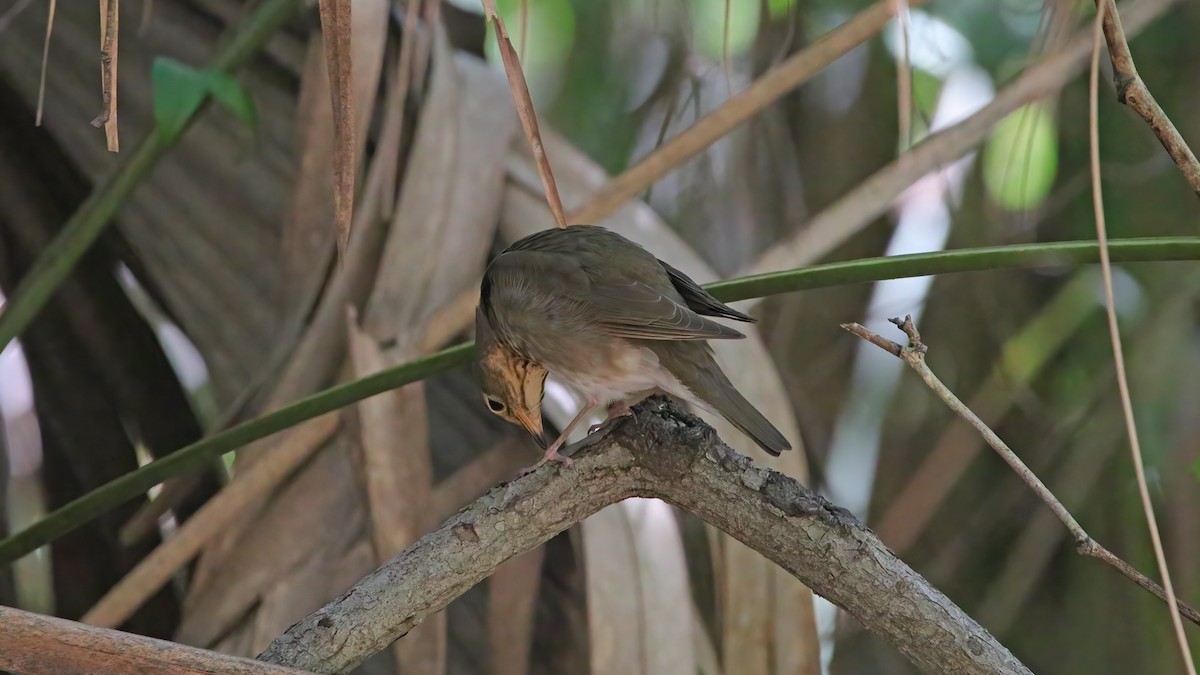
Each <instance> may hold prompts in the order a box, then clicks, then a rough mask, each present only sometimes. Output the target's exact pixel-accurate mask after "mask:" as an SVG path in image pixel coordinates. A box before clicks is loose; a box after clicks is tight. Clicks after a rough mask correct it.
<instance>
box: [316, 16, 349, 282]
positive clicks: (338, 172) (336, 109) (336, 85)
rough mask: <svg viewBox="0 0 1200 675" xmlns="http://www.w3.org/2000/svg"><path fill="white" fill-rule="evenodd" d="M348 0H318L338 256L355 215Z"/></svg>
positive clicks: (341, 255)
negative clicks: (328, 104) (329, 113)
mask: <svg viewBox="0 0 1200 675" xmlns="http://www.w3.org/2000/svg"><path fill="white" fill-rule="evenodd" d="M352 4H353V3H352V2H350V0H320V3H319V6H320V12H321V34H322V35H323V36H324V40H325V65H326V67H327V68H328V69H329V88H330V94H331V95H332V97H333V100H332V101H331V104H332V105H333V120H334V131H333V136H334V139H335V140H334V143H335V145H336V146H337V149H336V150H335V152H334V156H333V174H334V176H333V183H334V188H333V202H334V213H335V214H336V216H335V218H334V220H335V222H336V226H337V250H338V260H343V259H344V258H345V255H346V246H347V244H348V243H349V241H350V226H351V222H352V220H353V218H354V85H353V75H352V67H351V66H352V61H353V59H352V57H351V54H352V51H351V49H352V48H351V42H350V40H351V20H350V12H351V11H352V10H351V8H350V6H351V5H352Z"/></svg>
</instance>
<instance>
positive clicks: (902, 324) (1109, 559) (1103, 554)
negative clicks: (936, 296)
mask: <svg viewBox="0 0 1200 675" xmlns="http://www.w3.org/2000/svg"><path fill="white" fill-rule="evenodd" d="M891 322H892V323H894V324H896V326H897V327H899V328H900V330H902V331H904V334H905V335H907V336H908V345H907V346H902V345H900V344H897V343H895V342H893V341H891V340H889V339H887V338H885V337H883V336H882V335H879V334H878V333H875V332H873V331H871V330H869V329H867V328H866V327H865V326H862V325H861V324H858V323H844V324H842V328H845V329H846V330H847V331H849V332H851V333H853V334H854V335H856V336H858V337H860V338H862V339H864V340H866V341H867V342H870V343H871V344H873V345H875V346H877V347H879V348H880V349H882V350H884V351H886V352H888V353H890V354H892V355H893V356H896V357H897V358H899V359H900V360H901V361H904V362H905V363H907V364H908V365H909V366H910V367H911V368H912V369H913V370H914V371H916V373H917V375H918V376H919V377H920V378H921V380H922V381H924V382H925V384H926V385H927V386H928V387H929V388H930V389H932V390H933V392H934V393H935V394H937V396H938V398H940V399H942V401H943V402H944V403H945V404H946V405H947V406H948V407H949V408H950V409H951V410H953V411H954V412H956V413H958V415H959V416H961V417H962V418H963V419H964V420H966V421H967V423H968V424H970V425H971V426H972V427H974V428H975V430H976V431H978V432H979V433H980V435H982V436H983V439H984V441H986V442H987V444H988V445H990V446H991V447H992V449H993V450H995V451H996V453H997V454H999V455H1000V458H1001V459H1003V460H1004V461H1005V462H1006V463H1007V464H1008V465H1009V466H1010V467H1012V469H1013V471H1015V472H1016V473H1017V475H1018V476H1019V477H1020V478H1021V480H1022V481H1024V482H1025V484H1026V485H1028V486H1029V487H1030V489H1032V490H1033V491H1034V493H1035V494H1037V496H1038V498H1039V499H1041V500H1042V502H1043V503H1044V504H1045V505H1046V506H1047V507H1049V508H1050V510H1051V511H1052V512H1054V515H1055V516H1056V517H1057V518H1058V519H1059V521H1061V522H1062V524H1063V525H1064V526H1066V528H1067V530H1068V531H1069V532H1070V533H1071V537H1072V538H1074V539H1075V545H1076V551H1078V552H1079V553H1080V554H1082V555H1085V556H1088V557H1090V558H1096V559H1098V560H1102V561H1104V562H1105V563H1107V564H1109V565H1110V566H1112V567H1113V568H1114V569H1116V570H1117V571H1118V572H1120V573H1121V574H1123V575H1125V576H1126V577H1127V578H1128V579H1129V580H1130V581H1132V582H1134V583H1135V584H1137V585H1138V586H1141V587H1142V588H1144V589H1146V590H1147V591H1150V592H1151V593H1153V594H1154V595H1155V596H1157V597H1158V599H1160V600H1162V601H1163V602H1167V594H1166V592H1165V591H1163V588H1162V586H1160V585H1159V584H1158V583H1156V582H1155V581H1154V580H1153V579H1150V578H1149V577H1147V576H1146V575H1144V574H1142V573H1141V572H1138V571H1137V570H1136V569H1134V568H1133V566H1132V565H1130V564H1129V563H1127V562H1125V561H1124V560H1122V559H1121V558H1120V557H1119V556H1117V555H1116V554H1114V553H1113V552H1112V551H1109V550H1108V549H1107V548H1105V547H1104V546H1103V545H1101V544H1100V543H1099V542H1097V541H1096V540H1095V539H1093V538H1092V537H1091V535H1089V534H1088V533H1087V531H1086V530H1084V529H1083V526H1082V525H1080V524H1079V521H1077V520H1075V517H1074V516H1072V515H1071V513H1070V511H1068V510H1067V507H1065V506H1063V504H1062V502H1060V501H1059V500H1058V498H1057V497H1055V496H1054V493H1053V492H1051V491H1050V488H1048V487H1046V485H1045V484H1044V483H1042V481H1041V479H1039V478H1038V477H1037V476H1036V475H1035V474H1034V473H1033V471H1031V470H1030V469H1029V467H1028V466H1026V465H1025V463H1024V462H1022V461H1021V458H1020V457H1018V456H1017V454H1016V453H1015V452H1013V451H1012V449H1011V448H1009V447H1008V445H1007V444H1006V443H1005V442H1004V441H1003V440H1001V439H1000V437H999V436H997V435H996V432H994V431H992V430H991V428H990V427H988V425H987V424H986V423H985V422H984V421H983V420H981V419H979V417H978V416H977V415H976V414H975V413H974V412H972V411H971V409H970V408H968V407H967V406H966V404H964V403H963V402H962V401H960V400H959V398H958V397H957V396H955V395H954V392H952V391H950V389H949V388H947V387H946V385H945V384H943V383H942V381H941V380H939V379H938V377H937V375H935V374H934V373H933V371H932V370H930V368H929V365H928V364H927V363H925V353H926V352H927V351H929V347H928V346H927V345H926V344H925V342H924V341H923V340H922V339H921V334H920V333H919V332H918V331H917V327H916V325H915V324H914V323H913V321H912V317H911V316H906V317H905V318H904V319H903V320H901V319H891ZM1176 601H1177V602H1178V605H1179V614H1180V615H1182V616H1183V617H1185V618H1186V619H1188V620H1189V621H1191V622H1193V623H1195V624H1197V625H1200V612H1198V611H1196V609H1194V608H1193V607H1191V606H1190V605H1188V604H1187V603H1185V602H1183V601H1182V600H1178V599H1177V600H1176ZM1168 604H1169V603H1168Z"/></svg>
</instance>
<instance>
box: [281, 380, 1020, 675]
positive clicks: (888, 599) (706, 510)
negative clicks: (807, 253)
mask: <svg viewBox="0 0 1200 675" xmlns="http://www.w3.org/2000/svg"><path fill="white" fill-rule="evenodd" d="M634 410H635V415H634V417H632V418H622V419H621V420H618V421H617V422H615V423H614V424H613V426H612V427H611V428H610V430H609V431H608V432H607V433H600V434H596V435H594V436H593V437H591V438H589V439H588V440H585V441H583V443H581V444H580V445H579V446H576V449H577V448H578V447H582V446H583V445H587V444H590V445H593V446H594V447H593V448H591V449H589V450H588V451H587V452H585V453H583V454H582V455H580V456H578V457H577V458H576V461H575V463H574V464H573V465H572V466H571V468H570V469H565V470H563V469H560V468H558V467H555V466H546V467H543V468H541V469H539V470H538V471H535V472H533V473H531V474H529V475H527V476H524V477H522V478H519V479H517V480H514V481H512V482H510V483H506V484H502V485H500V486H498V487H496V488H494V489H492V490H491V491H490V492H489V493H488V494H486V495H484V496H483V497H481V498H480V499H479V500H477V501H476V502H475V503H473V504H471V505H470V506H468V507H467V508H464V509H463V510H461V511H459V512H458V514H456V515H455V516H454V517H452V518H450V520H448V521H446V522H445V523H443V524H442V526H441V527H440V528H438V529H437V530H435V531H433V532H431V533H429V534H428V535H426V536H425V537H423V538H421V540H420V541H418V542H417V543H416V544H414V545H413V546H412V547H410V548H409V549H408V550H407V551H405V552H404V553H402V554H401V555H400V556H398V557H397V558H395V559H393V560H392V561H391V562H389V563H387V564H386V565H384V566H383V567H381V568H380V569H378V570H376V571H375V572H373V573H372V574H370V575H369V576H367V577H366V578H364V579H363V580H362V581H360V582H359V583H358V584H357V585H356V586H354V587H353V588H351V589H350V590H349V591H347V592H346V593H345V594H344V595H342V596H341V597H340V598H338V599H336V600H334V601H332V602H330V603H329V604H328V605H326V606H325V607H324V608H322V609H321V610H319V611H317V612H315V613H313V614H311V615H310V616H308V617H307V618H305V619H304V620H302V621H300V622H299V623H297V624H296V625H294V626H292V627H291V628H290V629H288V631H287V632H286V633H285V634H283V635H282V636H280V637H279V638H276V640H275V641H274V642H272V643H271V645H270V646H269V647H268V648H267V650H266V651H265V652H263V653H262V654H261V655H260V656H259V658H260V659H262V660H265V661H269V662H272V663H280V664H286V665H290V666H293V667H300V668H304V669H307V670H314V671H317V672H324V673H334V672H345V671H348V670H349V669H351V668H353V667H354V666H355V665H357V664H358V663H361V662H362V661H363V660H364V659H366V658H367V657H369V656H370V655H372V654H374V653H376V652H378V651H381V650H383V649H384V648H386V647H387V646H388V645H389V644H390V643H391V642H393V641H394V640H396V639H397V638H399V637H401V636H403V635H405V634H406V633H407V632H408V631H409V630H412V628H413V627H414V626H416V625H417V624H419V623H420V622H421V621H422V620H423V619H424V618H425V617H427V616H429V615H430V614H432V613H434V612H436V611H438V610H440V609H442V608H443V607H445V606H446V605H447V604H449V603H450V601H451V600H453V599H454V598H456V597H458V596H459V595H461V594H462V593H464V592H465V591H466V590H467V589H469V588H471V587H472V586H474V585H475V584H477V583H479V582H480V581H482V580H483V579H484V578H486V577H487V576H488V575H489V574H491V573H492V571H494V570H495V569H496V567H498V566H499V565H500V564H501V563H503V562H504V561H505V560H508V559H510V558H512V557H514V556H516V555H518V554H520V553H523V552H525V551H528V550H530V549H532V548H533V547H535V546H537V545H539V544H541V543H543V542H545V541H547V540H549V539H550V538H551V537H553V536H554V535H556V534H558V533H559V532H562V531H563V530H565V529H567V528H568V527H570V526H571V525H572V524H574V523H576V522H578V521H580V520H582V519H584V518H586V517H588V516H589V515H591V514H593V513H595V512H596V511H599V510H600V509H601V508H604V507H605V506H608V505H610V504H613V503H615V502H617V501H620V500H622V499H625V498H628V497H658V498H661V499H664V500H666V501H668V502H670V503H672V504H675V505H677V506H679V507H681V508H684V509H687V510H688V511H691V512H692V513H695V514H696V515H698V516H700V517H701V518H703V519H704V520H706V521H708V522H709V523H711V524H713V525H715V526H717V527H719V528H721V529H722V530H724V531H726V532H728V533H729V534H731V535H733V536H734V537H737V538H738V539H739V540H741V541H742V542H743V543H745V544H746V545H748V546H750V547H752V548H754V549H755V550H757V551H759V552H760V553H762V554H763V555H764V556H766V557H767V558H769V559H770V560H772V561H774V562H775V563H776V564H778V565H780V566H781V567H783V568H784V569H786V570H787V571H789V572H790V573H792V574H793V575H795V576H796V577H797V578H798V579H800V580H801V581H803V582H804V583H805V585H807V586H809V587H810V588H812V589H813V590H814V591H816V592H817V593H819V594H821V595H822V596H824V597H825V598H827V599H829V600H830V601H832V602H834V603H835V604H837V605H839V606H841V607H843V608H844V609H845V610H846V611H847V612H849V613H850V614H851V615H852V616H854V617H856V618H857V619H858V620H859V621H861V622H862V624H863V625H864V626H865V627H867V628H868V629H869V630H871V631H874V632H875V633H877V634H879V635H880V636H881V637H883V638H884V639H886V640H888V641H889V642H891V643H892V644H893V645H895V646H896V648H897V649H899V650H900V651H901V653H903V654H904V655H906V656H907V657H908V658H909V659H911V660H912V662H913V663H914V664H916V665H917V666H918V667H920V668H921V669H923V670H925V671H927V672H953V673H1028V672H1029V671H1028V670H1027V669H1026V668H1025V666H1023V665H1022V664H1021V663H1020V662H1019V661H1018V660H1017V659H1016V658H1015V657H1013V655H1012V654H1010V653H1009V652H1008V650H1007V649H1005V648H1004V646H1002V645H1001V644H1000V643H999V642H997V641H996V640H995V638H993V637H992V636H991V635H990V634H989V633H988V632H987V631H986V630H984V629H983V628H982V627H980V626H979V625H978V624H977V623H976V622H975V621H974V620H972V619H971V618H970V617H969V616H967V615H966V614H965V613H964V612H963V611H962V610H961V609H959V608H958V607H957V606H955V605H954V603H952V602H951V601H950V600H949V599H948V598H946V597H945V596H944V595H942V593H941V592H939V591H938V590H937V589H935V588H933V587H932V586H931V585H930V584H929V582H927V581H926V580H925V579H924V578H922V577H921V576H920V575H918V574H917V573H916V572H914V571H913V570H912V569H911V568H909V567H908V566H907V565H905V564H904V563H903V562H902V561H901V560H899V559H898V558H896V556H895V555H893V554H892V553H891V552H890V551H889V550H888V549H887V548H886V547H885V546H884V545H883V543H882V542H881V541H879V539H878V538H877V537H876V536H875V535H874V534H873V533H872V532H871V531H870V530H868V529H867V528H866V527H865V526H863V525H862V523H860V522H858V521H857V520H856V519H855V518H854V517H853V516H852V515H850V513H848V512H847V511H845V510H844V509H841V508H839V507H837V506H834V505H833V504H830V503H829V502H828V501H826V500H825V499H823V498H821V497H819V496H817V495H815V494H813V493H812V492H810V491H809V490H808V489H807V488H805V487H803V486H802V485H800V484H799V483H797V482H796V481H794V480H792V479H791V478H789V477H787V476H784V475H782V474H780V473H777V472H775V471H771V470H768V469H764V468H761V467H758V466H755V465H754V464H753V463H752V462H751V461H750V460H749V459H746V458H745V457H742V456H741V455H738V454H737V453H736V452H734V451H733V450H731V449H730V448H728V447H727V446H726V445H724V444H723V443H722V442H721V441H720V439H719V438H717V436H716V434H715V433H714V432H713V430H712V429H711V428H709V427H708V426H706V425H705V424H704V423H703V422H701V421H700V420H699V419H697V418H696V417H693V416H691V415H688V414H685V413H682V412H680V411H679V409H677V408H675V407H674V406H672V405H670V404H669V403H667V402H665V401H664V399H661V398H652V399H650V400H649V401H647V402H646V403H643V404H641V405H639V406H635V408H634Z"/></svg>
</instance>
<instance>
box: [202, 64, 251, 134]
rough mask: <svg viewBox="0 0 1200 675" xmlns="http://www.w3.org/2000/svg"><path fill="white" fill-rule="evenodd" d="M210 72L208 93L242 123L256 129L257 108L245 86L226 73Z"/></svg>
mask: <svg viewBox="0 0 1200 675" xmlns="http://www.w3.org/2000/svg"><path fill="white" fill-rule="evenodd" d="M211 72H212V81H211V82H210V83H209V93H211V94H212V97H213V98H214V99H216V101H217V103H220V104H221V106H222V107H224V108H225V109H226V110H228V111H229V112H230V113H231V114H232V115H233V116H234V117H236V118H237V119H238V121H240V122H241V123H242V124H245V125H246V126H248V127H250V128H251V129H255V130H257V129H258V110H257V108H255V107H254V99H253V98H251V96H250V93H249V92H248V91H246V89H245V87H243V86H242V85H241V83H240V82H238V81H237V80H236V79H234V77H233V76H232V75H230V74H228V73H220V72H216V71H211Z"/></svg>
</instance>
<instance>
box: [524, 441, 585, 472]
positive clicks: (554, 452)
mask: <svg viewBox="0 0 1200 675" xmlns="http://www.w3.org/2000/svg"><path fill="white" fill-rule="evenodd" d="M562 445H563V443H562V439H559V440H557V441H555V442H554V443H553V444H552V445H551V446H550V447H549V448H547V449H546V454H544V455H542V459H541V460H540V461H539V462H538V463H537V464H534V465H533V466H531V467H528V468H526V469H522V470H521V473H520V474H519V475H518V478H520V477H524V476H528V475H529V474H531V473H533V472H534V471H537V470H538V469H540V468H542V465H543V464H545V463H546V462H559V463H561V464H562V465H563V468H564V469H566V468H569V467H570V466H571V464H572V463H574V460H572V459H571V458H570V457H567V456H566V455H563V454H560V453H559V452H558V449H559V448H561V447H562Z"/></svg>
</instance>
